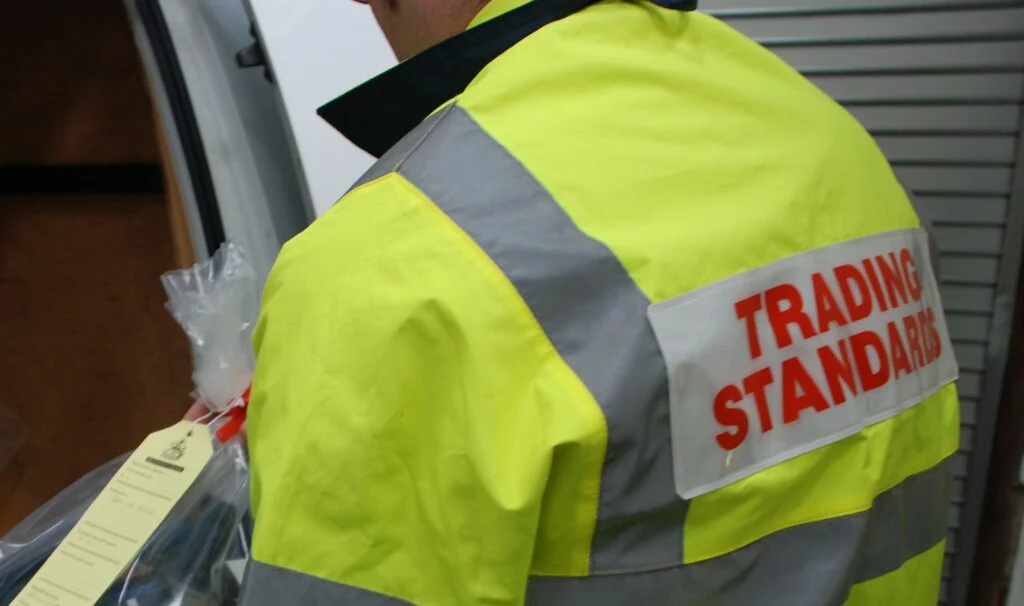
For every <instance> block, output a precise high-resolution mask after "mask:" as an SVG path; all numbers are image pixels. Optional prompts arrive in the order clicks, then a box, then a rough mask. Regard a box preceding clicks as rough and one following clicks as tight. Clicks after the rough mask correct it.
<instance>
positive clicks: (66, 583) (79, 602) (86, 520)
mask: <svg viewBox="0 0 1024 606" xmlns="http://www.w3.org/2000/svg"><path fill="white" fill-rule="evenodd" d="M212 456H213V445H212V443H211V439H210V430H209V429H208V428H207V427H206V426H205V425H195V426H193V424H192V423H189V422H186V421H183V422H181V423H178V424H177V425H175V426H173V427H169V428H167V429H164V430H162V431H158V432H156V433H153V434H151V435H150V436H149V437H147V438H146V439H145V440H144V441H143V442H142V444H141V445H140V446H139V447H138V449H136V451H135V452H134V453H133V454H132V456H131V457H130V458H129V459H128V460H127V461H126V462H125V464H124V465H123V466H122V467H121V469H119V470H118V472H117V474H116V475H115V476H114V477H113V479H111V481H110V483H109V484H107V486H106V487H105V488H104V489H103V491H102V492H101V493H100V494H99V496H98V497H96V500H95V501H94V502H93V504H92V505H91V506H90V507H89V509H88V510H86V512H85V515H84V516H82V519H81V520H80V521H79V522H78V524H76V525H75V527H74V528H72V529H71V532H70V533H68V536H67V537H66V538H65V539H64V541H62V542H61V544H60V545H58V546H57V549H56V550H54V552H53V554H52V555H51V556H50V558H49V559H48V560H47V561H46V563H45V564H43V566H42V568H40V569H39V572H37V573H36V575H35V576H34V577H33V578H32V580H31V581H29V583H28V585H26V586H25V589H23V590H22V591H21V593H20V594H18V597H16V598H15V599H14V602H13V604H14V605H15V606H92V605H93V604H95V603H96V601H97V600H99V599H100V598H101V597H102V596H103V594H104V592H106V591H107V589H108V588H109V587H110V585H111V584H113V583H114V581H116V580H117V579H118V577H119V576H120V575H121V573H122V572H123V571H124V570H125V568H126V567H127V566H128V564H130V563H131V561H132V559H133V558H134V557H135V555H136V554H137V553H138V552H139V550H140V549H142V547H143V545H145V544H146V541H147V540H149V538H150V537H151V536H153V533H154V532H156V529H157V527H158V526H159V525H160V523H161V522H162V521H164V519H166V518H167V516H168V514H170V512H171V509H172V508H173V507H174V505H175V504H176V503H177V502H178V500H179V499H180V498H181V496H182V495H184V494H185V492H186V491H187V490H188V488H189V487H190V486H191V485H192V483H193V482H194V481H195V479H196V477H197V476H199V472H201V471H202V470H203V467H204V466H205V465H206V463H207V461H209V460H210V458H211V457H212Z"/></svg>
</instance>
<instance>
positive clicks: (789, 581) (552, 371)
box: [249, 1, 958, 605]
mask: <svg viewBox="0 0 1024 606" xmlns="http://www.w3.org/2000/svg"><path fill="white" fill-rule="evenodd" d="M917 226H918V222H917V218H916V216H915V214H914V212H913V210H912V209H911V207H910V205H909V203H908V201H907V199H906V196H905V195H904V193H903V192H902V190H901V189H900V187H899V185H898V184H897V182H896V180H895V177H894V176H893V174H892V172H891V170H890V169H889V167H888V165H887V164H886V162H885V160H884V158H883V157H882V156H881V154H880V153H879V152H878V150H877V149H876V148H875V146H874V143H873V142H872V141H871V139H870V137H869V136H868V135H867V134H866V133H865V132H864V131H863V129H861V128H860V127H859V126H858V125H857V124H856V123H855V122H854V121H853V120H852V119H851V118H850V117H848V116H847V115H846V114H845V112H844V111H843V110H842V109H841V108H839V107H838V106H837V105H835V104H834V103H833V102H831V101H830V100H829V99H827V98H826V97H825V96H824V95H823V94H822V93H820V92H819V91H817V90H816V89H814V88H813V87H812V86H811V85H810V84H809V83H807V82H806V81H805V80H803V79H802V78H801V77H800V76H799V75H797V74H795V73H794V72H793V71H792V70H790V69H789V68H787V67H786V66H785V65H783V64H782V63H781V62H780V61H779V60H777V59H776V58H775V57H774V56H772V55H770V54H769V53H767V51H764V50H763V49H761V48H760V47H758V46H757V45H756V44H754V43H753V42H751V41H749V40H746V39H744V38H743V37H741V36H739V35H738V34H736V33H735V32H733V31H732V30H730V29H728V28H727V27H726V26H724V25H722V24H721V23H719V22H717V21H715V20H714V19H712V18H710V17H707V16H703V15H696V14H687V13H681V12H675V11H671V10H667V9H662V8H657V7H655V6H654V5H650V4H645V3H627V2H616V1H607V2H602V3H600V4H597V5H595V6H592V7H589V8H586V9H584V10H583V11H581V12H579V13H578V14H574V15H572V16H570V17H568V18H566V19H563V20H559V21H556V22H554V23H551V24H550V25H547V26H546V27H544V28H542V29H540V30H539V31H538V32H536V33H534V34H533V35H531V36H529V37H527V38H525V39H524V40H522V41H521V42H519V43H517V44H514V45H512V46H511V47H510V48H509V49H508V50H507V51H505V52H504V53H502V54H501V55H500V56H499V57H498V58H497V59H496V60H494V61H492V62H490V63H489V64H488V65H487V67H485V68H484V69H483V70H482V71H480V73H479V74H478V75H477V76H476V77H475V79H473V81H472V82H470V83H468V86H466V88H465V92H463V93H462V94H461V95H459V97H458V98H456V99H455V100H454V101H453V102H451V103H449V104H447V105H446V106H444V107H443V108H441V109H439V110H438V111H436V112H435V113H434V114H433V115H431V116H430V117H428V118H427V119H426V120H425V121H424V122H423V123H422V124H421V125H420V126H419V127H417V128H416V129H415V130H413V131H412V132H411V133H409V134H408V135H407V136H406V137H404V138H403V139H402V140H401V141H399V142H398V143H397V144H396V145H394V147H392V149H391V150H390V151H389V152H388V153H387V154H385V156H384V157H383V158H382V159H381V161H380V162H379V163H378V164H377V166H375V167H374V169H372V170H371V171H370V173H368V175H367V176H366V177H364V179H363V180H362V181H361V183H360V184H359V185H357V187H356V188H354V189H353V191H352V192H351V193H350V194H349V195H348V196H346V197H345V198H344V199H343V200H342V201H341V202H339V204H338V205H337V206H336V207H335V208H334V209H332V211H330V212H329V213H328V215H327V216H325V217H324V218H323V219H322V220H320V221H319V222H317V223H316V224H315V225H314V226H313V227H312V228H310V229H309V230H308V231H307V232H306V233H304V234H303V235H302V236H300V237H299V238H297V239H296V240H295V241H294V242H292V243H290V244H289V245H288V247H287V248H286V250H285V252H284V253H283V254H282V258H281V260H280V261H279V263H278V266H277V268H276V269H275V272H274V275H273V276H272V278H271V281H270V284H269V285H268V288H267V292H266V295H265V302H264V312H263V319H262V320H261V324H260V329H259V331H258V334H257V348H258V353H259V368H258V371H257V377H256V380H255V382H254V391H253V411H252V426H251V436H252V437H251V439H252V449H253V460H254V464H255V478H254V481H255V492H254V507H255V513H256V519H257V533H256V545H255V556H256V558H257V560H259V561H260V562H261V564H258V565H256V568H255V572H254V573H252V574H253V575H255V577H254V578H255V580H250V581H249V583H250V591H249V595H250V596H253V595H256V594H257V593H258V592H261V591H264V592H269V591H270V589H269V588H271V587H273V586H280V585H281V584H282V583H283V582H285V581H283V579H285V580H286V579H289V578H293V577H294V576H295V575H299V576H300V577H301V578H302V580H303V582H304V583H306V584H307V585H306V586H309V587H314V586H315V587H317V588H318V591H323V592H330V591H338V592H343V591H352V592H355V593H351V594H346V593H337V594H333V593H331V594H329V593H323V594H322V595H332V596H335V597H338V596H346V597H348V598H351V599H356V600H357V601H358V600H361V599H367V600H368V599H370V598H369V597H368V596H370V595H373V596H375V597H378V596H381V595H383V596H392V597H393V598H398V599H401V600H405V601H410V602H413V603H417V604H470V603H519V602H522V601H524V600H526V601H528V602H530V603H537V604H584V603H586V604H590V603H597V604H601V603H607V604H620V603H627V602H636V603H643V604H652V605H657V604H697V603H716V604H746V603H772V604H775V603H777V604H822V603H837V602H842V601H844V600H846V599H847V597H849V598H850V600H851V601H853V602H855V603H874V602H873V601H877V600H878V599H881V598H880V596H885V598H884V599H886V600H892V601H897V600H898V601H911V603H922V604H923V603H927V602H929V601H931V602H934V601H935V596H936V594H937V591H938V576H939V572H940V562H941V554H942V540H943V536H944V520H945V505H946V498H945V491H946V490H947V485H948V478H947V475H948V474H947V469H946V468H945V464H944V461H945V460H946V458H947V457H948V455H950V454H951V453H952V452H953V451H954V450H955V449H956V440H957V431H956V427H957V419H956V416H957V410H958V407H957V402H956V396H955V391H954V388H953V387H952V385H951V384H950V381H951V378H952V376H955V372H956V370H955V363H954V362H953V361H952V352H951V348H950V347H949V343H948V336H946V335H945V330H944V322H943V321H942V318H941V310H940V309H939V308H938V302H937V295H936V294H935V293H934V290H935V289H934V279H933V277H932V276H931V272H930V269H929V268H928V263H927V256H926V254H924V253H923V252H922V249H921V246H920V243H921V242H922V241H923V239H922V238H921V236H920V234H919V233H918V230H917V229H916V228H917ZM890 254H891V255H892V256H891V257H890V256H889V255H890ZM901 293H902V294H901ZM929 310H931V313H932V317H931V318H929V315H928V314H929ZM907 318H910V319H909V320H908V319H907ZM890 326H895V329H894V328H891V327H890ZM911 326H913V331H910V328H911ZM892 330H895V331H896V333H893V332H891V331H892ZM894 334H895V335H896V336H895V337H894V336H893V335H894ZM878 335H881V336H880V337H878V338H877V340H876V339H875V337H876V336H878ZM295 343H301V345H300V346H296V345H295ZM901 350H905V351H903V356H902V358H900V356H899V351H901ZM900 359H902V360H903V362H902V364H901V363H900V362H899V361H898V360H900ZM883 370H884V375H885V377H884V379H883V376H882V375H883ZM295 444H301V445H302V446H301V447H296V446H295ZM282 453H283V454H282ZM680 495H682V496H680ZM683 497H686V498H683ZM328 587H329V588H330V589H327V588H328ZM340 588H343V589H340ZM356 588H358V589H356ZM851 591H852V593H851ZM267 595H270V594H269V593H268V594H267ZM311 595H313V594H311ZM267 599H270V598H269V597H268V598H267ZM257 603H259V602H257Z"/></svg>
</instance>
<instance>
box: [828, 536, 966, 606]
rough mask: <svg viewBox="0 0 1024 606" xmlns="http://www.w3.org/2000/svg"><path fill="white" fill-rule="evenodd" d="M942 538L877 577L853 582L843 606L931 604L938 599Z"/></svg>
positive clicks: (943, 547) (943, 553)
mask: <svg viewBox="0 0 1024 606" xmlns="http://www.w3.org/2000/svg"><path fill="white" fill-rule="evenodd" d="M945 550H946V542H945V541H942V542H940V543H939V544H938V545H936V546H935V547H932V548H931V549H929V550H928V551H926V552H924V553H922V554H921V555H919V556H917V557H916V558H913V559H911V560H908V561H907V562H905V563H904V564H903V566H901V567H900V568H899V569H898V570H895V571H893V572H890V573H889V574H887V575H885V576H882V577H879V578H877V579H874V580H871V581H868V582H867V583H861V584H860V585H854V587H853V591H851V592H850V597H849V598H847V600H846V605H847V606H879V605H881V604H899V605H900V606H935V604H937V603H938V602H939V590H940V587H941V581H942V557H943V555H945Z"/></svg>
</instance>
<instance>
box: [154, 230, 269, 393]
mask: <svg viewBox="0 0 1024 606" xmlns="http://www.w3.org/2000/svg"><path fill="white" fill-rule="evenodd" d="M161 280H162V281H163V284H164V290H165V291H167V309H168V310H169V311H170V312H171V315H172V316H174V319H175V320H177V321H178V324H180V325H181V327H182V328H183V329H184V330H185V334H186V335H188V339H189V341H190V342H191V343H192V364H193V368H194V371H193V373H192V380H193V381H194V382H195V386H196V392H195V394H193V395H194V396H195V397H196V398H197V399H199V400H202V401H203V402H204V403H205V404H206V405H207V406H209V407H210V409H211V410H224V409H225V408H227V407H228V406H229V405H230V404H231V403H232V402H234V401H235V400H236V399H237V398H239V397H240V396H241V395H242V394H243V393H244V392H245V389H246V387H248V386H249V381H250V380H251V378H252V370H253V367H254V366H255V356H254V354H253V350H252V329H253V324H254V322H255V320H256V312H257V308H258V305H259V295H258V292H257V287H256V272H255V270H253V268H252V266H250V265H249V263H248V262H246V260H245V255H244V253H243V252H242V249H241V247H239V246H238V245H236V244H232V243H230V242H229V243H227V244H225V245H224V246H222V247H221V248H220V250H218V251H217V253H216V254H215V255H213V257H212V258H210V259H209V260H208V261H204V262H202V263H199V264H197V265H195V266H194V267H192V268H191V269H184V270H181V271H172V272H168V273H166V274H164V275H163V277H162V278H161Z"/></svg>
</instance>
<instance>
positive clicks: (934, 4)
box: [701, 0, 1016, 17]
mask: <svg viewBox="0 0 1024 606" xmlns="http://www.w3.org/2000/svg"><path fill="white" fill-rule="evenodd" d="M999 4H1006V5H1013V4H1016V0H857V1H856V2H851V1H850V0H789V1H788V2H785V3H783V2H778V1H773V0H704V1H703V2H701V9H702V10H703V11H704V12H707V13H711V14H713V15H720V16H723V17H728V16H737V15H745V14H759V15H771V14H785V13H827V12H843V13H848V12H851V11H855V10H880V9H884V10H906V9H915V8H948V7H950V6H957V7H964V6H971V5H978V6H982V5H984V6H992V5H999Z"/></svg>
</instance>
